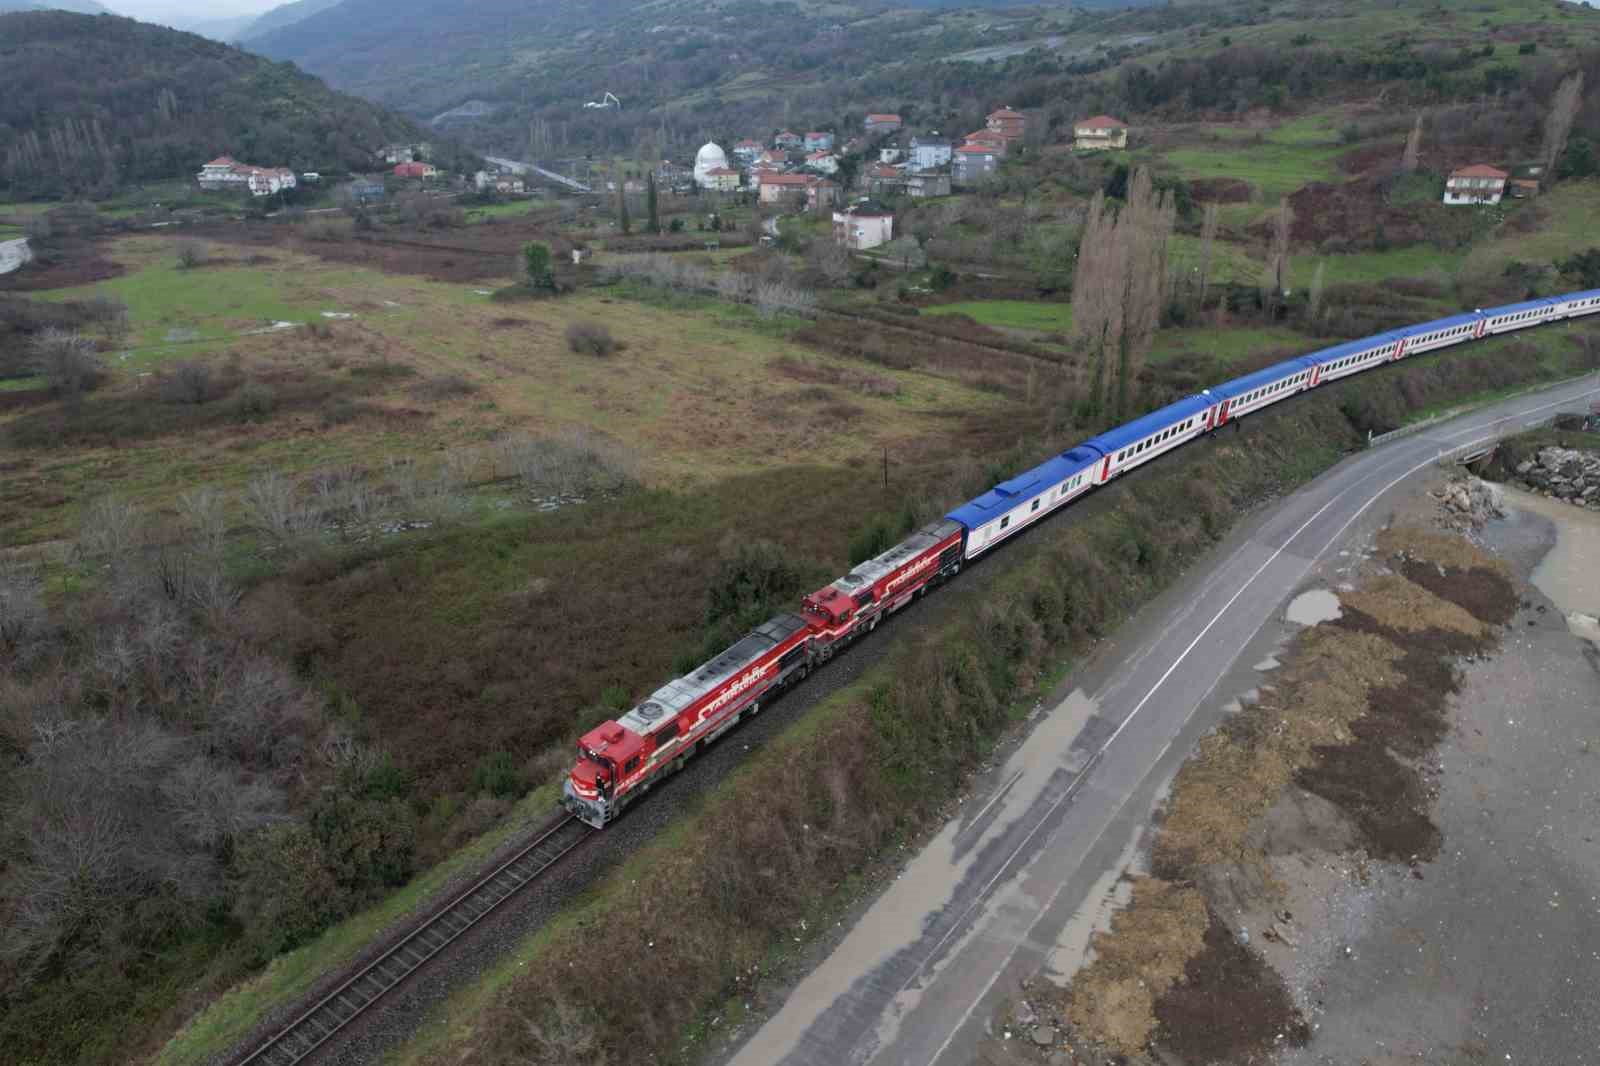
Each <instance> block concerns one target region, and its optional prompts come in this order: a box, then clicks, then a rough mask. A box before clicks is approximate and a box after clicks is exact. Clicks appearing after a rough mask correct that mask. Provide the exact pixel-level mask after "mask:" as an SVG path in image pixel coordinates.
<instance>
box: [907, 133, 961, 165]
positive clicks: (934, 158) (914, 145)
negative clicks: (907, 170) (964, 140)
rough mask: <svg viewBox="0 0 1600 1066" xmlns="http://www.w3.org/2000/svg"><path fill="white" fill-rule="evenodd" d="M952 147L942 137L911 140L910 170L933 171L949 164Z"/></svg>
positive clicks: (914, 138)
mask: <svg viewBox="0 0 1600 1066" xmlns="http://www.w3.org/2000/svg"><path fill="white" fill-rule="evenodd" d="M953 151H954V147H953V146H952V145H951V144H950V142H949V140H947V139H946V138H944V137H938V136H932V137H913V138H911V169H912V170H934V169H937V168H938V167H942V166H944V165H945V164H946V163H948V162H950V156H951V153H952V152H953Z"/></svg>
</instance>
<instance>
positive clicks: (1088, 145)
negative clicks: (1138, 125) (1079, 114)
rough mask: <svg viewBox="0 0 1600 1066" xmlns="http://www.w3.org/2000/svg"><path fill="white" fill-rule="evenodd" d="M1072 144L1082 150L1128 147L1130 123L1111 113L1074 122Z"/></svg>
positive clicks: (1094, 150) (1092, 150)
mask: <svg viewBox="0 0 1600 1066" xmlns="http://www.w3.org/2000/svg"><path fill="white" fill-rule="evenodd" d="M1072 146H1073V147H1074V148H1077V149H1080V150H1082V151H1091V152H1096V151H1105V150H1107V149H1111V148H1126V147H1128V124H1127V123H1126V122H1124V121H1122V120H1121V119H1120V118H1112V117H1111V116H1110V115H1095V116H1094V117H1093V118H1084V119H1079V120H1078V121H1077V122H1074V123H1073V124H1072Z"/></svg>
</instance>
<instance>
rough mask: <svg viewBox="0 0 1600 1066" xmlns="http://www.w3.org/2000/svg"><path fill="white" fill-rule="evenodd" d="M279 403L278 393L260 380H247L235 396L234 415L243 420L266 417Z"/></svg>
mask: <svg viewBox="0 0 1600 1066" xmlns="http://www.w3.org/2000/svg"><path fill="white" fill-rule="evenodd" d="M277 404H278V397H277V394H276V393H274V392H273V391H272V389H271V388H270V387H268V386H266V385H263V384H262V383H261V382H259V381H247V382H245V384H244V387H243V388H241V389H240V390H239V392H238V394H237V395H236V396H234V398H233V413H234V417H236V418H238V419H239V420H240V421H241V422H249V421H251V420H252V419H257V418H266V417H267V416H268V415H270V414H272V409H273V408H274V407H276V406H277Z"/></svg>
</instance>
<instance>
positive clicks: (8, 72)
mask: <svg viewBox="0 0 1600 1066" xmlns="http://www.w3.org/2000/svg"><path fill="white" fill-rule="evenodd" d="M417 135H418V131H417V130H416V128H415V127H414V126H413V125H412V124H411V123H410V122H408V121H407V120H405V119H403V118H401V117H399V116H396V115H394V114H391V113H389V112H387V111H385V110H384V109H383V108H381V107H378V106H376V105H374V104H371V103H369V102H367V101H365V100H359V99H356V98H355V97H352V96H347V95H345V94H343V93H338V92H334V91H333V90H331V89H329V88H328V87H327V86H326V85H324V84H323V83H322V82H320V81H318V80H317V79H316V78H314V77H311V76H309V75H306V74H303V73H301V72H300V71H298V70H296V69H295V68H294V67H293V66H291V65H289V64H278V63H273V62H270V61H268V60H265V59H261V58H260V57H258V56H253V55H248V54H246V53H244V52H241V51H239V50H238V49H235V48H230V47H228V46H227V45H223V44H218V43H216V42H214V41H209V40H206V39H205V38H203V37H197V36H195V35H193V34H189V33H180V32H178V31H176V30H170V29H166V28H165V27H161V26H153V25H149V24H146V23H141V22H135V21H134V20H132V19H125V18H117V17H113V16H107V15H102V16H98V17H96V16H88V15H75V14H69V13H67V12H62V11H37V12H21V13H17V14H8V15H0V194H9V195H10V196H12V197H15V198H26V197H60V196H97V195H105V194H108V193H110V192H111V191H112V190H114V189H116V188H117V187H118V186H121V185H125V184H127V183H130V182H140V181H151V180H158V179H165V178H172V177H177V176H182V175H187V174H192V173H193V172H194V171H196V170H198V169H199V167H200V165H201V164H202V163H204V162H206V161H207V160H208V159H211V158H213V157H215V156H217V155H220V154H222V153H224V152H226V153H229V154H231V155H233V156H236V157H237V158H239V159H243V160H247V161H249V162H252V163H258V164H260V165H264V166H266V165H272V166H289V167H293V168H294V169H296V170H319V169H320V170H339V169H356V168H360V167H363V166H367V165H370V162H371V152H372V149H373V148H375V147H377V146H378V145H380V144H383V143H384V142H385V141H389V140H397V139H404V138H408V137H413V136H417Z"/></svg>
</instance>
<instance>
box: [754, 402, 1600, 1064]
mask: <svg viewBox="0 0 1600 1066" xmlns="http://www.w3.org/2000/svg"><path fill="white" fill-rule="evenodd" d="M1595 398H1600V377H1590V378H1586V379H1584V380H1583V381H1581V382H1575V383H1569V384H1566V385H1562V386H1557V387H1555V388H1553V389H1549V390H1545V391H1544V392H1541V393H1537V394H1533V395H1529V396H1523V397H1518V398H1515V399H1510V400H1505V401H1501V402H1500V403H1497V404H1494V405H1493V406H1491V407H1488V408H1486V409H1484V410H1482V411H1480V412H1477V413H1474V414H1470V415H1464V416H1462V417H1460V418H1458V419H1455V420H1452V421H1450V422H1445V423H1440V424H1438V425H1435V426H1432V427H1429V429H1428V430H1427V431H1425V432H1421V433H1418V434H1416V435H1413V436H1410V437H1405V438H1402V439H1400V440H1396V441H1392V442H1390V443H1388V444H1386V445H1383V446H1381V447H1379V448H1376V449H1373V450H1370V451H1366V452H1363V453H1361V454H1359V455H1356V456H1353V457H1351V458H1349V459H1347V460H1345V461H1344V462H1342V463H1341V464H1339V465H1338V466H1336V467H1335V468H1334V469H1333V470H1331V471H1329V472H1328V473H1327V474H1325V475H1324V476H1323V477H1321V478H1319V479H1318V480H1317V481H1316V482H1314V483H1313V484H1311V485H1309V486H1306V487H1305V488H1304V489H1302V490H1301V491H1299V492H1297V493H1295V494H1294V495H1293V496H1291V497H1289V498H1288V499H1286V500H1284V501H1283V502H1282V503H1280V504H1278V505H1277V506H1275V507H1273V508H1271V509H1269V510H1268V511H1267V512H1266V513H1264V514H1262V515H1260V516H1257V517H1256V518H1255V519H1253V520H1252V521H1251V522H1250V523H1248V525H1247V527H1246V528H1244V529H1242V530H1240V531H1238V532H1237V533H1236V534H1235V535H1234V536H1233V537H1231V538H1230V539H1229V541H1228V542H1227V543H1225V544H1224V545H1223V546H1222V547H1221V548H1219V549H1218V550H1217V551H1216V552H1214V553H1213V554H1212V556H1211V557H1210V559H1209V560H1208V561H1207V562H1206V563H1205V564H1203V565H1201V566H1199V567H1196V569H1195V572H1194V573H1193V574H1191V575H1190V576H1189V577H1188V578H1186V579H1185V580H1184V581H1182V582H1180V583H1179V585H1178V586H1177V587H1175V588H1173V589H1171V590H1169V592H1168V593H1167V594H1166V595H1164V596H1163V597H1162V598H1161V599H1160V600H1159V601H1158V602H1157V603H1155V604H1153V605H1151V607H1150V608H1148V609H1147V610H1145V611H1144V612H1142V613H1141V615H1140V617H1139V618H1138V619H1136V620H1135V622H1133V623H1131V624H1130V625H1129V626H1128V627H1126V628H1125V630H1124V632H1123V633H1121V634H1118V641H1119V642H1120V644H1121V646H1120V647H1113V648H1109V649H1106V648H1102V649H1101V651H1100V652H1099V653H1098V654H1097V655H1096V659H1095V663H1094V664H1093V665H1091V666H1090V667H1089V668H1088V669H1087V670H1086V671H1085V672H1084V674H1083V676H1082V677H1081V678H1080V679H1079V684H1081V686H1082V687H1081V688H1079V689H1075V690H1073V691H1072V692H1070V693H1068V694H1065V696H1064V698H1063V699H1061V700H1060V702H1059V703H1058V704H1056V705H1055V706H1053V707H1051V708H1050V709H1049V710H1047V711H1045V712H1043V713H1041V714H1040V715H1039V716H1038V719H1037V721H1036V723H1035V725H1034V726H1033V730H1032V732H1031V734H1030V735H1029V737H1028V738H1027V739H1026V740H1024V741H1023V742H1022V743H1021V745H1020V746H1019V747H1018V748H1017V750H1016V751H1015V752H1013V753H1012V754H1011V755H1010V756H1009V757H1008V758H1007V759H1006V760H1005V764H1004V765H1002V766H999V767H997V768H996V769H995V770H994V771H992V772H991V773H990V774H988V775H986V776H985V778H984V779H983V780H982V781H981V782H979V784H978V786H977V788H976V789H975V791H974V793H973V795H972V796H971V797H970V798H969V799H968V800H967V802H966V804H965V813H964V814H963V815H962V816H961V817H960V818H958V819H956V820H955V821H953V822H952V823H951V824H950V825H948V826H946V827H945V829H944V831H943V832H941V833H940V834H939V836H938V837H937V838H936V839H935V840H934V841H933V842H932V843H931V844H930V845H928V846H927V847H926V848H925V849H924V850H923V851H922V852H921V853H919V854H918V855H917V856H916V857H915V858H914V859H913V860H912V861H911V862H910V863H909V864H908V866H907V868H906V869H905V870H904V872H903V873H902V874H901V876H900V877H899V878H898V879H897V880H896V881H895V882H894V883H893V884H892V885H891V886H889V888H888V889H887V890H885V892H884V893H883V895H882V896H880V897H879V898H878V899H877V900H876V901H875V902H874V903H873V904H872V905H871V907H870V908H869V909H867V910H866V911H865V912H864V913H863V914H862V915H861V917H860V918H859V920H858V921H857V922H856V924H855V926H854V927H853V928H852V929H851V930H850V931H849V932H848V933H846V934H845V935H844V936H843V938H842V940H841V941H840V942H839V944H838V946H837V947H836V948H835V949H834V951H833V953H832V954H831V955H829V956H828V957H827V958H826V959H824V960H823V961H822V962H821V963H820V965H819V966H818V967H817V969H816V970H814V971H813V972H812V973H811V974H810V975H809V976H808V977H807V978H805V979H804V980H803V981H802V982H801V983H800V984H799V985H798V986H797V987H796V988H795V989H794V990H793V992H792V993H791V995H790V996H789V998H788V1000H787V1001H786V1002H785V1004H784V1006H783V1007H782V1009H781V1010H780V1011H779V1012H778V1013H777V1014H776V1015H774V1016H773V1017H772V1018H770V1019H769V1020H768V1021H767V1022H766V1024H765V1025H763V1026H762V1027H761V1028H760V1029H759V1030H758V1031H756V1032H755V1034H754V1035H753V1036H752V1037H751V1039H750V1040H749V1041H748V1043H746V1044H745V1045H744V1047H742V1048H740V1049H739V1050H738V1052H737V1053H736V1054H735V1055H733V1056H732V1062H733V1063H734V1064H735V1066H773V1064H783V1066H802V1064H803V1066H844V1064H864V1063H872V1064H874V1066H932V1064H944V1066H968V1064H970V1063H971V1062H972V1060H973V1056H974V1052H975V1048H976V1046H977V1043H978V1040H979V1038H980V1036H981V1035H982V1033H983V1028H984V1024H985V1022H986V1021H987V1019H988V1018H989V1016H990V1015H991V1014H992V1012H993V1011H994V1009H995V1008H996V1007H997V1006H998V1004H999V1002H1000V1001H1001V999H1003V998H1004V996H1005V995H1007V994H1009V993H1010V992H1012V991H1014V990H1015V988H1016V985H1017V981H1019V980H1020V979H1022V978H1024V977H1027V976H1031V975H1032V974H1034V973H1036V972H1037V971H1038V970H1039V969H1040V968H1041V966H1048V965H1049V964H1050V962H1051V957H1052V954H1053V953H1054V952H1055V951H1057V950H1058V945H1065V944H1066V943H1067V942H1069V941H1071V940H1073V939H1074V938H1081V936H1082V935H1083V934H1084V930H1083V928H1082V926H1083V925H1084V920H1083V914H1084V912H1085V911H1086V910H1089V909H1092V906H1093V904H1094V903H1095V901H1096V900H1098V899H1099V898H1100V897H1102V896H1103V894H1104V880H1105V878H1106V877H1107V876H1108V874H1109V875H1110V876H1113V877H1114V876H1115V874H1116V872H1117V871H1118V870H1120V869H1121V868H1122V865H1123V862H1124V861H1125V860H1126V857H1127V855H1128V853H1129V849H1130V848H1131V845H1132V843H1133V841H1134V840H1135V839H1136V838H1137V835H1138V832H1139V830H1140V829H1141V828H1142V827H1143V826H1144V824H1145V823H1146V822H1147V820H1148V817H1149V812H1150V809H1151V806H1152V804H1153V803H1154V802H1155V800H1156V799H1157V797H1158V795H1159V793H1160V791H1161V789H1162V788H1163V787H1164V783H1165V782H1166V781H1168V780H1169V779H1170V777H1171V775H1172V773H1173V772H1174V771H1175V770H1176V768H1177V766H1178V765H1179V764H1180V763H1181V762H1182V760H1183V758H1184V756H1185V755H1186V754H1187V752H1188V751H1189V750H1190V748H1191V747H1192V745H1193V743H1194V741H1195V740H1196V739H1197V738H1198V736H1199V735H1201V734H1202V733H1203V732H1204V731H1205V730H1206V729H1208V728H1210V726H1211V725H1212V724H1214V723H1213V722H1212V721H1211V720H1209V717H1208V715H1201V716H1198V717H1197V716H1196V715H1195V712H1196V710H1197V709H1198V708H1200V707H1201V706H1202V704H1203V703H1205V702H1206V700H1207V696H1208V694H1209V693H1211V691H1212V689H1213V688H1214V687H1215V686H1216V685H1217V683H1218V681H1219V680H1220V679H1222V678H1223V676H1224V675H1225V674H1227V673H1228V671H1229V670H1230V668H1231V667H1233V666H1234V664H1235V663H1236V661H1238V660H1239V659H1240V657H1241V653H1242V652H1244V651H1245V650H1246V649H1247V648H1248V647H1249V646H1250V644H1251V642H1252V640H1253V639H1254V638H1255V637H1256V635H1257V634H1258V633H1259V632H1260V631H1261V630H1262V627H1263V626H1264V625H1265V624H1266V623H1267V622H1268V621H1269V620H1270V619H1272V618H1273V617H1274V616H1275V615H1277V614H1278V613H1279V612H1280V611H1281V609H1282V607H1283V604H1284V603H1285V601H1286V600H1287V599H1288V597H1289V596H1290V594H1291V593H1292V592H1293V591H1294V590H1295V589H1296V587H1297V586H1299V585H1300V584H1301V583H1302V582H1303V581H1304V580H1305V578H1306V576H1307V574H1308V573H1309V572H1310V570H1311V568H1312V567H1313V565H1314V564H1315V563H1316V562H1317V560H1318V558H1319V557H1320V556H1322V555H1323V554H1324V553H1325V552H1326V551H1327V550H1328V548H1329V547H1330V546H1331V545H1332V544H1333V543H1334V542H1335V541H1337V540H1338V539H1339V538H1340V536H1341V535H1342V534H1343V533H1344V532H1345V531H1346V530H1347V529H1348V528H1349V527H1350V526H1351V525H1352V524H1353V523H1354V522H1355V521H1356V520H1357V519H1358V518H1361V517H1362V515H1363V514H1365V513H1367V512H1368V511H1369V509H1371V508H1372V507H1373V505H1374V504H1375V503H1377V502H1378V501H1379V500H1381V499H1382V498H1383V496H1384V494H1385V493H1386V492H1388V491H1389V490H1390V489H1392V488H1394V487H1395V486H1397V485H1398V484H1399V483H1400V482H1401V481H1403V480H1405V479H1406V478H1407V477H1408V476H1410V475H1411V474H1413V473H1416V472H1418V471H1420V470H1422V469H1424V468H1426V467H1427V466H1428V465H1430V464H1431V463H1433V462H1435V461H1436V460H1437V459H1439V458H1440V457H1443V456H1448V455H1451V454H1455V453H1460V452H1464V451H1470V450H1472V449H1473V447H1474V446H1475V445H1478V444H1480V443H1482V442H1484V441H1488V440H1492V439H1494V438H1496V437H1498V436H1504V435H1507V434H1510V433H1515V432H1517V431H1519V430H1520V429H1522V428H1523V427H1524V425H1525V424H1526V423H1528V422H1536V421H1539V420H1542V419H1544V418H1548V417H1549V416H1550V415H1552V414H1554V413H1555V412H1557V411H1560V410H1583V409H1586V408H1587V406H1588V404H1589V403H1590V402H1591V401H1592V400H1593V399H1595Z"/></svg>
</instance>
